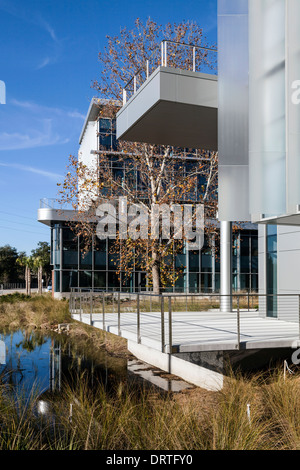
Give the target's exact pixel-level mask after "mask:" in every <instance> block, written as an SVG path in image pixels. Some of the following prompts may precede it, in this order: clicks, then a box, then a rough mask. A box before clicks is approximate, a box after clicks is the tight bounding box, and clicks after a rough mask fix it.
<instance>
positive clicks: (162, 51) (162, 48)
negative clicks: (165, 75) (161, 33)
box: [160, 41, 164, 67]
mask: <svg viewBox="0 0 300 470" xmlns="http://www.w3.org/2000/svg"><path fill="white" fill-rule="evenodd" d="M160 49H161V66H162V67H163V66H164V41H162V42H161V44H160Z"/></svg>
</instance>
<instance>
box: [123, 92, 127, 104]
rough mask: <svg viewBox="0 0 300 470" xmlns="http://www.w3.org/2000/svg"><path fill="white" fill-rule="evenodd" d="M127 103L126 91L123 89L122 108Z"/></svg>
mask: <svg viewBox="0 0 300 470" xmlns="http://www.w3.org/2000/svg"><path fill="white" fill-rule="evenodd" d="M126 103H127V91H126V89H125V88H123V106H125V104H126Z"/></svg>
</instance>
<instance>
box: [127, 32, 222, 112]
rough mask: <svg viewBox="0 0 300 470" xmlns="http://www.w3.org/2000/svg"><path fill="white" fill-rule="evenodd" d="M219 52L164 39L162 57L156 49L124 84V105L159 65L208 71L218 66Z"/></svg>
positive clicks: (161, 48) (161, 46) (161, 47)
mask: <svg viewBox="0 0 300 470" xmlns="http://www.w3.org/2000/svg"><path fill="white" fill-rule="evenodd" d="M181 48H182V49H181ZM180 49H181V52H180ZM217 52H218V51H217V49H214V48H211V47H204V46H197V45H194V44H186V43H183V42H178V41H171V40H168V39H164V40H163V41H162V42H161V44H160V59H158V57H157V55H158V52H157V50H154V51H153V52H152V54H151V55H150V56H149V59H147V60H146V62H145V65H144V66H143V67H141V68H140V69H138V70H137V72H136V73H135V74H134V75H133V76H132V77H131V79H130V80H129V81H128V82H127V83H126V85H125V86H124V88H123V106H124V105H125V104H126V103H127V101H128V99H129V97H131V96H133V95H134V94H135V93H136V92H137V90H138V88H140V87H141V86H142V85H143V83H144V82H145V81H146V80H148V78H149V77H150V75H151V73H152V72H153V71H154V70H156V69H157V67H158V66H159V65H161V66H162V67H177V68H180V69H182V70H190V71H192V72H197V71H200V69H201V71H202V72H207V71H208V70H211V69H212V68H214V67H215V66H216V63H217V58H216V54H217ZM209 54H211V60H208V55H209ZM203 69H204V70H203Z"/></svg>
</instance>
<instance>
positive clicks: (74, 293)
mask: <svg viewBox="0 0 300 470" xmlns="http://www.w3.org/2000/svg"><path fill="white" fill-rule="evenodd" d="M77 289H79V290H76V288H72V289H71V295H70V304H69V308H70V313H71V314H73V313H76V314H78V313H79V316H80V320H81V321H82V315H83V306H84V304H86V305H87V308H88V309H89V316H90V325H92V324H93V313H94V308H93V306H94V302H95V300H96V297H97V294H98V297H100V299H101V300H102V302H101V303H102V315H103V316H102V327H103V330H105V328H106V325H105V313H106V311H105V305H106V303H105V298H106V296H105V294H111V293H110V292H104V291H100V292H98V293H97V292H95V291H94V290H92V289H88V288H86V290H81V288H77ZM82 289H85V288H82ZM114 294H117V305H118V307H117V312H115V307H114V305H115V304H114V302H115V296H113V299H112V302H113V313H117V319H118V320H117V325H118V334H119V335H121V294H123V293H122V292H120V291H118V292H115V293H114ZM125 295H127V296H128V293H125ZM129 295H130V296H135V298H134V300H136V309H135V308H134V307H132V313H134V311H136V314H137V327H136V335H137V336H136V341H137V343H141V315H142V311H141V304H140V302H141V301H142V299H143V297H146V298H149V299H150V312H152V311H153V310H152V300H151V299H153V297H156V298H157V299H158V302H159V303H158V305H159V304H160V319H161V351H162V352H164V353H166V352H167V353H168V354H172V353H173V352H174V345H173V338H172V336H173V331H172V323H173V320H172V315H173V310H172V297H174V298H176V297H182V296H181V295H178V294H174V293H173V294H172V293H161V294H153V293H150V292H143V293H141V292H139V293H136V294H129ZM185 296H186V297H187V298H197V297H198V298H207V297H209V298H219V299H221V298H222V297H229V295H221V294H218V293H214V294H208V295H207V294H199V293H198V294H186V295H184V296H183V297H185ZM231 297H232V298H234V299H236V309H234V310H233V311H232V313H234V311H236V322H237V324H236V338H237V340H236V346H235V348H236V349H237V350H240V348H241V311H242V308H241V302H240V301H241V299H242V298H245V297H248V304H247V307H244V308H245V309H246V310H247V309H248V312H250V298H256V299H259V298H266V299H267V298H271V297H275V298H281V297H282V298H287V297H292V300H293V301H295V299H296V300H297V306H296V308H298V323H299V329H298V335H297V336H298V340H299V341H300V293H294V294H285V293H282V294H260V293H250V292H248V293H247V292H245V293H233V294H232V296H231ZM165 299H168V301H167V312H168V315H167V324H168V343H167V344H168V350H167V349H166V342H165V339H166V338H165ZM78 301H79V305H78ZM89 302H90V303H89ZM98 305H99V306H100V304H98ZM77 307H79V308H77ZM293 308H294V305H293ZM252 309H253V302H252ZM187 311H188V310H187ZM295 312H296V311H295ZM108 313H112V312H111V311H109V312H108ZM98 321H99V320H98ZM175 350H176V348H175Z"/></svg>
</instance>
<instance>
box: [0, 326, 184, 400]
mask: <svg viewBox="0 0 300 470" xmlns="http://www.w3.org/2000/svg"><path fill="white" fill-rule="evenodd" d="M0 340H2V341H3V342H4V344H5V355H4V356H5V363H4V364H0V376H1V379H2V382H3V383H6V384H9V385H10V387H11V390H13V391H14V393H16V394H19V393H22V394H23V395H25V396H29V395H30V393H31V392H32V390H34V391H35V392H36V393H38V395H42V394H44V393H59V392H60V390H61V388H62V385H63V382H64V381H66V382H68V383H71V382H72V381H74V380H76V379H78V378H79V377H80V376H81V375H82V373H85V376H86V378H87V379H88V381H89V384H90V386H91V387H93V385H94V384H95V385H96V384H98V383H99V382H100V383H101V384H102V385H104V386H105V387H106V389H107V391H108V392H109V391H110V390H111V389H113V388H114V386H115V385H116V384H118V383H119V382H120V381H122V382H124V383H125V382H126V383H129V384H130V385H133V386H140V385H141V384H142V385H143V386H151V387H155V388H156V389H157V390H159V391H162V390H164V391H173V392H177V391H181V390H182V389H185V388H189V387H190V385H189V384H187V383H186V382H183V381H181V380H174V378H173V377H168V376H166V374H163V373H162V371H158V370H156V369H155V368H153V367H151V366H149V364H145V363H143V362H141V361H138V360H136V359H135V358H131V359H130V360H127V359H126V358H119V357H114V356H111V355H109V354H108V353H107V352H106V351H105V349H104V348H97V349H96V348H87V347H84V346H83V345H82V344H77V343H76V340H71V339H70V338H69V337H68V336H67V335H64V334H49V335H45V334H41V333H40V332H37V331H33V332H26V331H22V330H19V331H15V332H2V333H1V332H0Z"/></svg>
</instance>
